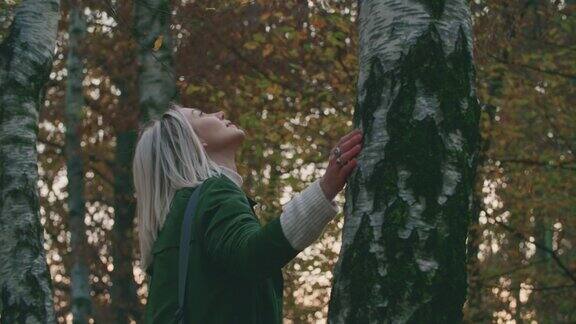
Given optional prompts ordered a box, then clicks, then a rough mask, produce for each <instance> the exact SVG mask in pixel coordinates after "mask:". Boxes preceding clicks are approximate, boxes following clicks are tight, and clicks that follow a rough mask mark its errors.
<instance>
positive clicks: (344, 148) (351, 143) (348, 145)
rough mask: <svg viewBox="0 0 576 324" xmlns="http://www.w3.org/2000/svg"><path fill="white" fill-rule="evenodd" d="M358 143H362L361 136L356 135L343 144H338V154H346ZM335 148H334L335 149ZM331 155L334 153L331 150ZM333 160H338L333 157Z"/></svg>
mask: <svg viewBox="0 0 576 324" xmlns="http://www.w3.org/2000/svg"><path fill="white" fill-rule="evenodd" d="M360 142H362V136H359V135H356V136H353V137H351V138H349V139H348V140H347V141H346V142H345V143H342V144H339V145H338V147H339V148H340V154H341V155H343V154H346V152H348V151H349V150H350V149H352V148H354V146H355V145H356V144H359V143H360ZM335 148H336V147H334V149H335ZM332 153H334V150H332ZM333 157H334V158H338V157H337V156H333Z"/></svg>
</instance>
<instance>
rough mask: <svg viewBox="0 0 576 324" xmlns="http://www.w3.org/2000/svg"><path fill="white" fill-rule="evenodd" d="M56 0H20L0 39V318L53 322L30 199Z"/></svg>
mask: <svg viewBox="0 0 576 324" xmlns="http://www.w3.org/2000/svg"><path fill="white" fill-rule="evenodd" d="M59 7H60V3H59V1H58V0H51V1H50V0H44V1H39V0H27V1H26V0H25V1H22V3H21V4H20V5H19V6H18V8H17V9H16V12H15V15H14V21H13V22H12V25H11V27H10V33H9V35H8V36H7V37H6V38H5V39H4V41H3V42H2V44H0V233H2V235H0V298H1V307H0V308H1V315H0V316H1V318H0V320H1V321H2V323H24V322H26V323H51V322H54V320H55V319H54V309H53V303H52V291H51V290H52V289H51V282H50V274H49V272H48V268H47V265H46V255H45V252H44V246H43V236H42V235H43V228H42V226H41V225H40V215H39V212H40V210H39V208H40V206H39V203H38V189H37V182H38V167H37V161H38V153H37V150H36V139H37V134H38V113H39V109H40V105H41V104H43V99H42V98H43V96H44V95H43V88H44V86H45V83H46V81H47V79H48V75H49V73H50V70H51V67H52V59H53V55H54V47H55V44H56V31H57V26H58V18H59Z"/></svg>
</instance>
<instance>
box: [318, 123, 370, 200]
mask: <svg viewBox="0 0 576 324" xmlns="http://www.w3.org/2000/svg"><path fill="white" fill-rule="evenodd" d="M361 143H362V131H360V130H359V129H355V130H353V131H352V132H350V133H348V134H346V135H345V136H344V137H342V138H341V139H340V141H339V142H338V144H337V145H336V146H335V147H334V149H332V151H331V153H330V160H329V162H328V168H327V169H326V173H324V175H323V176H322V179H320V187H321V188H322V191H324V195H325V196H326V198H328V200H330V201H332V199H334V197H336V194H338V193H339V192H340V190H342V188H344V185H345V184H346V179H348V176H349V175H350V174H351V173H352V171H353V170H354V168H355V167H356V165H358V161H356V159H355V157H356V156H357V155H358V154H359V153H360V151H361V150H362V144H361ZM337 147H338V148H340V156H339V157H340V161H341V163H342V166H340V165H339V163H338V162H337V159H338V156H336V154H335V150H336V148H337Z"/></svg>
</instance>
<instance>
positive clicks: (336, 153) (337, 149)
mask: <svg viewBox="0 0 576 324" xmlns="http://www.w3.org/2000/svg"><path fill="white" fill-rule="evenodd" d="M333 152H334V155H336V156H340V154H342V152H341V151H340V147H338V146H336V148H335V149H334V151H333Z"/></svg>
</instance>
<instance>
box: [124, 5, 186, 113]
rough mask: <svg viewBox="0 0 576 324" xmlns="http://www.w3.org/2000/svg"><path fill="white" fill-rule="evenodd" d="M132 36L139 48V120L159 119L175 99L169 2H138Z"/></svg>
mask: <svg viewBox="0 0 576 324" xmlns="http://www.w3.org/2000/svg"><path fill="white" fill-rule="evenodd" d="M134 8H135V14H134V18H135V28H134V29H135V34H136V39H137V40H138V44H139V45H140V53H139V55H138V61H139V67H140V70H139V80H138V85H139V90H140V99H139V107H140V117H141V118H140V120H141V121H142V122H146V121H148V120H149V119H150V118H152V117H154V116H159V115H161V114H162V113H163V112H164V111H165V110H166V108H167V105H168V102H169V101H170V100H172V99H174V97H175V96H176V85H175V78H174V68H173V55H172V51H173V48H172V38H171V35H170V17H171V11H170V10H171V8H170V2H169V1H168V0H149V1H146V2H145V3H144V2H142V1H137V2H136V3H135V5H134Z"/></svg>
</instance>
